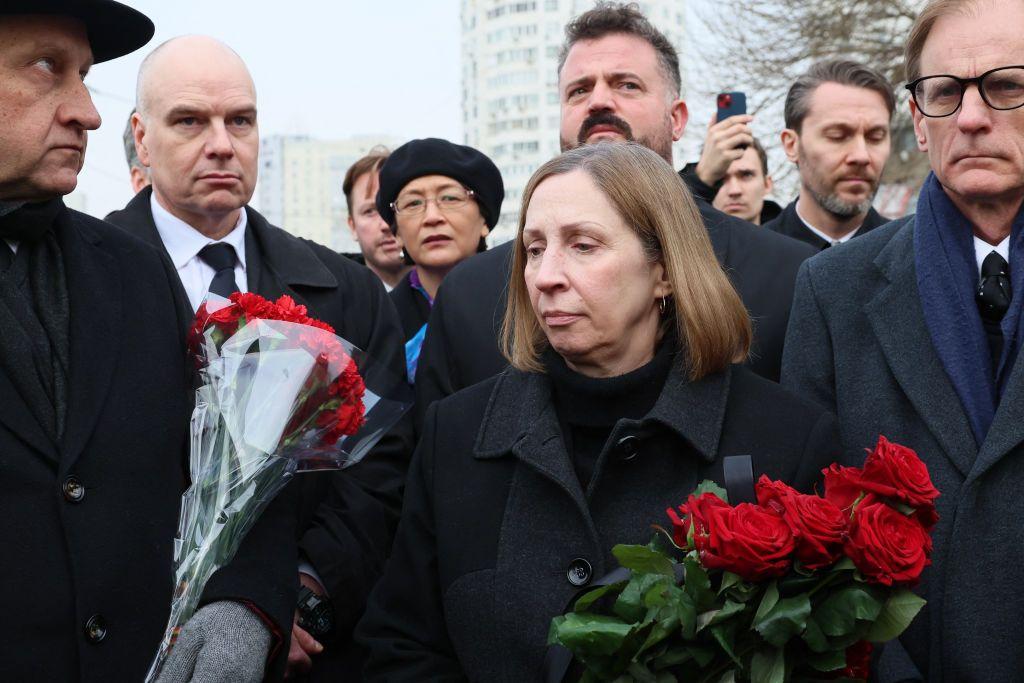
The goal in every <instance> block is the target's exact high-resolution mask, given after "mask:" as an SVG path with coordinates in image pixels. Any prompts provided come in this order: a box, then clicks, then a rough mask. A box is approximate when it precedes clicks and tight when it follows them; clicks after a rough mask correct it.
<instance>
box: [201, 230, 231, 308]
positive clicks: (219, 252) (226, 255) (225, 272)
mask: <svg viewBox="0 0 1024 683" xmlns="http://www.w3.org/2000/svg"><path fill="white" fill-rule="evenodd" d="M199 258H200V259H201V260H202V261H203V262H204V263H205V264H206V265H208V266H210V267H211V268H213V269H214V270H215V271H216V273H214V276H213V280H212V281H211V282H210V293H211V294H219V295H220V296H222V297H225V298H227V297H229V296H231V295H232V294H234V293H235V292H237V291H238V285H237V284H236V283H235V262H236V261H237V257H236V256H235V248H234V247H232V246H231V245H230V244H224V243H223V242H218V243H216V244H207V245H206V246H205V247H203V248H202V249H200V250H199Z"/></svg>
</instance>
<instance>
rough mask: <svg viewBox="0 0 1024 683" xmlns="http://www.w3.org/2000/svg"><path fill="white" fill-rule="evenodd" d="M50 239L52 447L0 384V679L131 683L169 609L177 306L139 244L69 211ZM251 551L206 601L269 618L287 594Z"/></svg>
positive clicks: (4, 381)
mask: <svg viewBox="0 0 1024 683" xmlns="http://www.w3.org/2000/svg"><path fill="white" fill-rule="evenodd" d="M55 233H56V235H57V239H58V242H59V244H60V246H61V252H62V254H63V258H64V267H65V272H66V279H67V290H68V297H69V308H70V326H69V334H70V368H69V373H70V380H69V393H68V412H67V416H68V417H67V427H66V430H65V434H64V437H63V439H62V440H61V442H60V443H59V444H58V443H54V442H53V441H52V440H51V438H50V437H48V436H47V435H46V433H45V432H44V431H43V430H42V429H41V428H40V427H39V425H38V423H37V422H36V421H35V420H34V418H33V416H32V414H31V413H30V412H29V410H28V408H27V407H26V405H25V403H24V402H23V400H22V398H21V397H20V395H19V394H18V392H17V390H16V389H15V388H14V386H13V385H12V384H11V382H10V380H9V379H8V377H7V376H6V374H5V373H4V372H3V371H0V519H2V520H3V524H2V525H0V529H2V531H0V544H2V546H3V548H4V560H3V562H0V594H2V598H0V604H2V605H3V609H4V614H5V616H6V618H5V619H4V620H3V621H2V622H0V642H2V643H3V646H2V648H0V651H2V656H0V678H3V679H4V680H11V681H76V680H81V681H130V680H141V679H142V677H143V676H144V675H145V673H146V671H147V669H148V667H149V664H150V662H151V661H152V658H153V656H154V655H155V654H156V649H157V645H158V643H159V640H160V637H161V635H162V634H163V630H164V626H165V625H166V621H167V617H168V613H169V609H170V604H171V593H172V589H173V586H172V582H173V577H172V571H171V559H172V554H173V549H172V543H173V539H174V536H175V533H176V532H177V524H178V512H179V510H180V501H181V494H182V493H183V491H184V489H185V487H186V485H187V476H188V475H187V460H186V457H185V456H186V453H187V450H186V448H187V438H188V421H189V411H190V395H191V384H190V377H189V372H188V370H187V369H186V360H185V351H184V350H185V341H184V330H185V326H186V325H187V323H188V312H187V304H186V303H185V302H184V300H183V299H181V298H180V290H179V285H178V284H177V277H176V275H175V274H174V271H173V270H172V269H171V266H170V264H169V263H167V262H166V259H165V258H163V257H162V256H161V254H160V253H159V252H158V251H156V250H155V249H153V248H152V247H151V246H149V245H146V244H143V243H142V242H141V241H139V240H137V239H135V238H133V237H131V236H129V235H126V234H125V233H124V232H122V231H121V230H118V229H117V228H115V227H113V226H111V225H108V224H106V223H103V222H102V221H98V220H96V219H94V218H90V217H89V216H86V215H84V214H81V213H78V212H75V211H70V210H66V209H65V210H62V211H61V213H60V214H58V216H57V218H56V220H55ZM0 332H2V331H0ZM289 523H290V524H291V525H293V524H294V520H293V519H291V520H290V519H289V518H288V517H287V515H282V516H278V517H276V518H275V519H274V520H273V521H272V522H271V523H267V524H262V525H258V528H257V529H254V534H255V536H254V538H253V539H252V540H251V542H250V543H249V544H248V546H247V548H248V549H253V550H255V549H258V547H259V544H260V541H261V539H266V538H273V537H275V536H280V535H285V534H287V533H289V532H290V531H291V527H290V526H289ZM254 554H256V555H258V551H257V552H255V553H253V552H248V550H247V549H246V548H243V550H241V551H240V555H239V562H237V563H233V564H232V565H230V566H229V567H227V568H225V569H223V570H221V572H219V573H218V575H217V576H216V577H215V580H214V581H215V584H216V585H211V589H210V590H208V591H207V593H206V600H207V601H209V600H210V599H219V598H224V597H233V598H236V599H244V600H249V601H251V602H253V603H254V604H256V605H257V606H258V607H259V608H260V609H261V610H263V611H264V612H266V613H273V612H274V610H275V605H276V604H278V603H279V602H281V601H282V599H283V598H284V597H285V596H284V595H283V594H281V593H280V586H279V585H276V584H275V583H274V582H273V581H272V580H268V578H267V577H268V576H269V577H273V575H274V568H273V566H263V567H256V566H255V565H254V564H253V563H252V562H251V558H252V556H253V555H254Z"/></svg>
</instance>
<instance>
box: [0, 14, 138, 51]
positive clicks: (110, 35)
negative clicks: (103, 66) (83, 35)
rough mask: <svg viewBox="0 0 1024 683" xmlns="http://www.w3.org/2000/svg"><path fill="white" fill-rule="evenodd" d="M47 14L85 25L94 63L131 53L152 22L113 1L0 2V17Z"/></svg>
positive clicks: (136, 48)
mask: <svg viewBox="0 0 1024 683" xmlns="http://www.w3.org/2000/svg"><path fill="white" fill-rule="evenodd" d="M15 14H48V15H54V16H65V17H74V18H75V19H78V20H79V21H81V22H82V23H83V24H85V29H86V32H87V33H88V36H89V45H90V47H92V58H93V61H94V62H96V63H99V62H105V61H107V60H108V59H114V58H115V57H121V56H124V55H126V54H128V53H129V52H134V51H135V50H138V49H139V48H140V47H142V46H143V45H145V44H146V43H148V42H149V40H150V38H152V37H153V32H154V28H153V22H152V21H150V20H149V18H148V17H147V16H146V15H145V14H143V13H142V12H139V11H138V10H134V9H132V8H131V7H128V6H127V5H123V4H121V3H119V2H114V1H113V0H3V4H2V5H0V16H3V15H8V16H10V15H15Z"/></svg>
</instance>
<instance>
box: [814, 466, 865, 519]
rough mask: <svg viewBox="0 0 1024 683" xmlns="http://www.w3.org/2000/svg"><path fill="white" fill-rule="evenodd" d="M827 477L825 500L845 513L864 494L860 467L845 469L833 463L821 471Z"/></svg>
mask: <svg viewBox="0 0 1024 683" xmlns="http://www.w3.org/2000/svg"><path fill="white" fill-rule="evenodd" d="M821 473H822V474H823V475H825V499H826V500H828V501H830V502H831V503H832V504H833V505H835V506H836V507H837V508H839V509H840V510H842V511H843V512H845V513H849V512H850V508H851V507H852V506H853V504H854V503H855V502H856V501H857V499H858V498H859V497H860V496H861V494H863V493H864V489H863V488H861V485H860V478H861V470H860V468H859V467H843V466H841V465H837V464H836V463H832V464H831V465H829V466H828V467H826V468H825V469H823V470H822V471H821Z"/></svg>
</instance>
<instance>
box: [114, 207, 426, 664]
mask: <svg viewBox="0 0 1024 683" xmlns="http://www.w3.org/2000/svg"><path fill="white" fill-rule="evenodd" d="M151 192H152V190H151V189H149V188H147V189H145V190H142V191H141V192H140V193H139V194H138V195H136V197H135V198H134V199H132V201H131V202H129V204H128V206H127V207H126V208H125V209H124V210H122V211H119V212H116V213H114V214H112V215H110V216H109V217H108V220H110V221H111V222H112V223H114V224H116V225H119V226H121V227H122V228H124V229H125V230H127V231H128V232H131V233H133V234H135V235H137V236H138V237H141V238H142V239H143V240H145V241H147V242H149V243H150V244H153V245H155V246H157V247H159V248H161V249H162V248H163V243H162V242H161V241H160V234H159V233H158V232H157V230H156V224H155V223H154V222H153V215H152V210H151V208H150V195H151ZM245 210H246V212H247V228H246V247H245V248H246V265H247V270H248V272H247V275H248V280H249V289H250V291H253V292H256V293H258V294H260V295H262V296H265V297H267V298H271V299H276V298H277V297H279V296H281V295H282V294H287V295H289V296H291V297H292V298H293V299H295V300H296V301H297V302H298V303H300V304H304V305H306V306H307V307H308V309H309V313H310V315H312V316H314V317H316V318H318V319H320V320H323V321H325V322H327V323H329V324H330V325H332V326H333V327H334V328H335V331H336V332H337V334H338V335H339V336H341V337H343V338H344V339H346V340H347V341H349V342H351V343H352V344H354V345H356V346H357V347H358V348H360V349H362V350H363V351H366V352H367V353H368V354H370V355H371V357H373V358H374V359H375V360H376V363H374V364H373V365H371V366H370V367H369V369H368V371H367V372H366V375H365V379H366V382H367V386H368V387H369V388H370V389H371V390H373V389H374V387H375V386H378V387H379V385H380V384H381V383H383V382H390V383H392V384H394V383H396V382H393V381H391V379H390V378H397V380H398V381H397V384H398V385H400V386H401V387H402V388H405V387H404V385H405V381H404V378H405V360H404V358H405V356H404V347H403V337H402V332H401V326H400V323H399V320H398V315H397V314H396V312H395V309H394V306H393V305H392V304H391V302H390V301H389V299H388V296H387V294H386V292H385V291H384V286H383V285H382V284H381V282H380V280H379V279H378V278H377V277H376V276H374V275H373V273H371V272H370V271H369V270H368V269H366V268H365V267H363V266H360V265H358V264H356V263H353V262H352V261H350V260H349V259H346V258H345V257H343V256H341V255H340V254H338V253H337V252H334V251H332V250H330V249H328V248H327V247H324V246H322V245H319V244H317V243H315V242H312V241H309V240H305V239H300V238H298V237H295V236H293V235H290V234H289V233H287V232H285V231H284V230H282V229H280V228H277V227H275V226H273V225H271V224H270V223H268V222H267V220H266V219H265V218H264V217H263V216H261V215H260V214H259V213H258V212H256V211H254V210H253V209H251V208H249V207H246V209H245ZM175 281H177V277H175ZM178 285H179V287H180V282H179V283H178ZM406 398H408V397H406ZM412 448H413V436H412V425H411V417H409V418H407V419H403V421H402V422H400V423H399V424H398V425H397V426H396V427H395V428H394V429H393V430H392V431H391V433H389V434H388V435H386V436H385V437H384V438H383V439H381V441H380V442H379V443H378V444H377V446H376V447H375V448H374V449H373V450H372V451H371V452H370V453H369V454H368V455H367V456H366V459H365V460H363V461H362V462H361V463H359V464H358V465H355V466H354V467H351V468H349V469H346V470H342V471H340V472H321V473H310V474H302V475H299V477H298V478H297V479H296V481H295V482H293V485H292V486H291V489H292V491H289V492H286V493H290V494H291V496H292V497H293V499H294V498H298V499H299V503H298V507H299V510H298V517H299V521H298V543H299V547H298V550H299V552H300V553H302V555H304V556H305V557H306V558H308V559H309V561H310V562H311V564H312V565H313V567H314V568H315V569H316V571H317V573H318V574H319V575H320V578H321V579H322V580H323V582H324V586H325V588H326V589H327V591H328V593H329V594H330V597H331V601H332V603H333V605H334V616H335V637H334V639H333V641H332V642H330V643H327V645H331V646H335V647H338V648H342V647H344V646H345V645H346V641H348V640H349V639H350V635H351V632H352V627H353V626H354V625H355V623H356V621H357V620H358V619H359V617H360V616H361V614H362V612H363V609H364V607H365V603H366V596H367V595H368V594H369V592H370V589H371V588H372V587H373V585H374V583H375V582H376V581H377V579H378V578H379V576H380V574H381V572H382V571H383V566H384V562H385V560H386V558H387V556H388V552H389V551H390V548H391V541H392V538H393V534H394V530H395V528H396V526H397V524H398V515H399V512H400V510H401V504H402V486H403V485H404V479H405V472H406V469H407V467H408V460H409V456H410V454H411V453H412ZM296 485H298V486H297V488H298V490H297V491H296V490H295V489H296ZM284 495H285V494H284V493H283V494H282V496H284ZM268 512H269V510H268ZM279 553H280V554H283V555H285V556H286V557H287V558H288V559H287V562H288V563H289V565H290V567H291V570H292V571H291V577H292V579H291V580H292V584H293V588H294V586H295V584H296V583H297V580H298V579H297V577H298V573H297V572H298V567H297V561H298V555H297V553H296V552H295V545H294V543H292V544H290V545H288V544H282V545H281V546H280V548H279ZM294 608H295V593H294V592H293V593H292V595H291V602H290V605H289V607H288V610H289V611H288V615H289V616H288V620H289V622H290V620H291V616H290V615H291V613H292V611H294Z"/></svg>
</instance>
